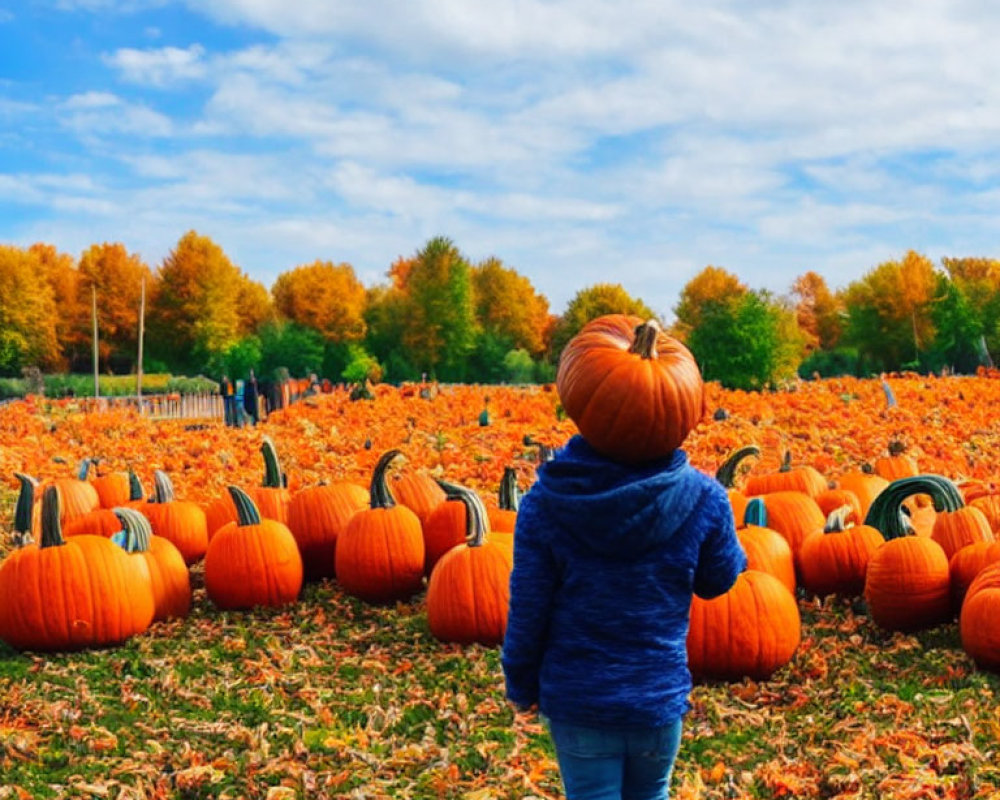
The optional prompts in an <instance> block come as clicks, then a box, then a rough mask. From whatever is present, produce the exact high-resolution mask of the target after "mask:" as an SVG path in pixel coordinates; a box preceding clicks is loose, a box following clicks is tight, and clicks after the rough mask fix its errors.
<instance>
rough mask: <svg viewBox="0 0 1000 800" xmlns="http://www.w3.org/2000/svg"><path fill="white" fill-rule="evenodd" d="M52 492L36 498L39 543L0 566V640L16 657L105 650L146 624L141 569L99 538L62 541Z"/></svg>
mask: <svg viewBox="0 0 1000 800" xmlns="http://www.w3.org/2000/svg"><path fill="white" fill-rule="evenodd" d="M61 502H62V497H61V494H60V492H59V490H58V489H57V488H56V487H54V486H50V487H48V488H47V489H46V490H45V492H44V494H43V495H42V510H41V538H40V541H39V543H38V544H37V545H36V544H32V545H28V546H26V547H22V548H20V549H19V550H15V551H14V552H13V553H11V554H10V555H9V556H8V557H7V558H6V559H5V560H4V561H3V563H2V564H0V639H2V640H3V641H5V642H6V643H7V644H8V645H10V646H11V647H13V648H15V649H17V650H38V651H62V650H79V649H81V648H85V647H105V646H108V645H113V644H118V643H120V642H123V641H125V640H126V639H128V638H129V637H130V636H133V635H135V634H137V633H141V632H142V631H144V630H146V628H148V627H149V624H150V623H151V622H152V620H153V592H152V589H151V587H150V583H149V574H148V571H146V570H145V569H144V565H140V564H138V563H136V562H133V561H132V560H131V559H130V558H129V557H128V556H127V555H126V554H125V552H124V551H123V550H122V549H121V548H120V547H117V546H115V545H114V544H112V543H111V541H110V540H109V539H105V538H103V537H101V536H76V537H74V538H72V539H69V540H66V539H64V538H63V536H62V527H61V522H60V516H61V515H62V512H61V509H60V504H61Z"/></svg>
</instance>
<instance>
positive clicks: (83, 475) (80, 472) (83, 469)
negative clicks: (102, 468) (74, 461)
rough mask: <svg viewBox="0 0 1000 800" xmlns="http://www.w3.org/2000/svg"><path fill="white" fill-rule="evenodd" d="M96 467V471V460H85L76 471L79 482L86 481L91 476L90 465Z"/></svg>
mask: <svg viewBox="0 0 1000 800" xmlns="http://www.w3.org/2000/svg"><path fill="white" fill-rule="evenodd" d="M91 464H93V465H94V470H95V471H96V469H97V459H96V458H85V459H83V461H81V462H80V466H79V467H77V469H76V477H77V480H81V481H85V480H87V477H88V476H89V475H90V465H91Z"/></svg>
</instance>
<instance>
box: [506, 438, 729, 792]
mask: <svg viewBox="0 0 1000 800" xmlns="http://www.w3.org/2000/svg"><path fill="white" fill-rule="evenodd" d="M745 568H746V555H745V554H744V552H743V549H742V548H741V546H740V544H739V540H738V539H737V537H736V531H735V529H734V524H733V513H732V509H731V507H730V505H729V500H728V498H727V496H726V492H725V490H724V489H723V488H722V486H721V485H719V484H718V483H717V482H716V481H714V480H713V479H712V478H709V477H708V476H707V475H704V474H702V473H700V472H698V471H697V470H695V469H694V468H693V467H691V466H690V465H689V464H688V460H687V455H686V454H685V453H684V451H683V450H680V449H678V450H674V451H673V452H672V453H670V454H668V455H665V456H664V457H662V458H659V459H656V460H653V461H649V462H646V463H642V464H639V465H629V464H624V463H619V462H616V461H613V460H611V459H610V458H607V457H606V456H604V455H601V454H600V453H598V452H597V451H596V450H595V449H594V448H593V447H592V446H591V445H590V444H588V442H587V441H586V440H585V439H584V438H583V437H582V436H580V435H577V436H574V437H573V438H572V439H570V440H569V442H568V443H567V444H566V446H565V447H563V448H561V449H560V450H558V451H557V453H556V456H555V458H554V460H552V461H549V462H547V463H545V464H543V465H541V466H540V467H539V468H538V481H537V482H536V483H535V485H534V486H533V487H532V488H531V490H530V491H529V492H528V494H527V495H525V497H524V498H523V499H522V500H521V506H520V510H519V512H518V518H517V526H516V532H515V543H514V570H513V573H512V575H511V582H510V607H509V614H508V619H507V632H506V636H505V640H504V645H503V668H504V672H505V675H506V681H507V695H508V697H509V699H510V700H511V702H513V703H514V705H515V706H517V707H518V708H520V709H522V710H526V709H533V708H535V707H536V706H537V707H538V709H539V710H540V711H541V713H542V714H543V715H544V716H545V717H546V718H547V720H548V724H549V730H550V732H551V735H552V739H553V742H554V744H555V747H556V754H557V756H558V760H559V768H560V772H561V774H562V779H563V783H564V785H565V789H566V797H567V798H568V799H569V800H611V799H612V798H614V799H615V800H653V799H654V798H656V799H657V800H660V799H661V798H665V797H667V793H668V786H669V782H670V774H671V771H672V769H673V764H674V759H675V758H676V756H677V751H678V748H679V745H680V737H681V719H682V716H683V715H684V713H685V712H686V711H687V710H688V694H689V692H690V690H691V675H690V672H689V671H688V666H687V649H686V639H687V632H688V615H689V610H690V605H691V596H692V592H693V593H696V594H697V595H698V596H699V597H703V598H706V599H707V598H711V597H715V596H717V595H720V594H723V593H724V592H726V591H727V590H728V589H729V588H730V587H731V586H732V584H733V583H734V582H735V580H736V577H737V576H738V575H739V573H740V572H742V571H743V570H744V569H745Z"/></svg>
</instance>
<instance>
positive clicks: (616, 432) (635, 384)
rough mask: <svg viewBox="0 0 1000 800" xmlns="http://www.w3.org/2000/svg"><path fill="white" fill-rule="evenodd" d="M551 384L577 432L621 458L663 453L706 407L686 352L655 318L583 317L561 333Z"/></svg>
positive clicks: (636, 460) (680, 438) (680, 439)
mask: <svg viewBox="0 0 1000 800" xmlns="http://www.w3.org/2000/svg"><path fill="white" fill-rule="evenodd" d="M556 389H557V391H558V393H559V399H560V401H561V402H562V406H563V409H564V410H565V411H566V414H567V415H568V416H569V417H570V419H572V420H573V422H575V423H576V426H577V428H579V430H580V433H581V434H582V435H583V437H584V439H586V440H587V442H589V443H590V445H591V446H592V447H593V448H594V449H595V450H597V451H598V452H600V453H603V454H604V455H606V456H607V457H609V458H611V459H614V460H616V461H621V462H625V463H639V462H643V461H650V460H652V459H656V458H662V457H664V456H667V455H669V454H670V453H672V452H673V451H674V450H676V449H677V448H678V447H680V445H681V443H682V442H683V441H684V439H685V438H686V437H687V435H688V433H690V432H691V430H693V429H694V427H695V426H696V425H697V424H698V423H699V422H700V421H701V420H702V418H703V417H704V415H705V412H706V405H705V393H704V387H703V384H702V379H701V373H700V372H699V370H698V364H697V362H695V360H694V357H693V356H692V355H691V352H690V351H689V350H688V349H687V348H686V347H685V346H684V345H683V344H681V343H680V342H679V341H677V340H676V339H674V338H672V337H670V336H667V335H666V334H665V333H664V332H663V331H662V330H661V329H660V326H659V324H658V323H657V322H656V320H649V321H647V322H643V321H642V320H641V319H640V318H639V317H633V316H626V315H623V314H609V315H606V316H602V317H598V318H597V319H594V320H591V321H590V322H588V323H587V324H586V325H585V326H584V327H583V329H582V330H581V331H580V332H579V333H578V334H577V335H576V336H574V337H573V338H572V339H571V340H570V341H569V343H568V344H567V345H566V347H565V348H564V349H563V351H562V354H561V355H560V357H559V370H558V372H557V374H556Z"/></svg>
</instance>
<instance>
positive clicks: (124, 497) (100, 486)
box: [81, 458, 130, 530]
mask: <svg viewBox="0 0 1000 800" xmlns="http://www.w3.org/2000/svg"><path fill="white" fill-rule="evenodd" d="M100 462H101V459H99V458H89V459H84V462H83V463H84V464H85V465H86V467H84V466H83V465H81V469H87V470H88V471H89V467H90V466H93V467H94V472H95V477H94V479H93V480H91V481H90V484H91V486H93V487H94V489H95V490H96V491H97V497H98V499H99V501H100V504H101V508H106V509H109V510H110V509H112V508H114V507H115V506H122V505H125V503H127V502H128V501H129V499H130V484H129V473H127V472H107V473H105V474H103V475H102V474H101V471H100ZM119 530H121V527H120V526H119Z"/></svg>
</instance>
